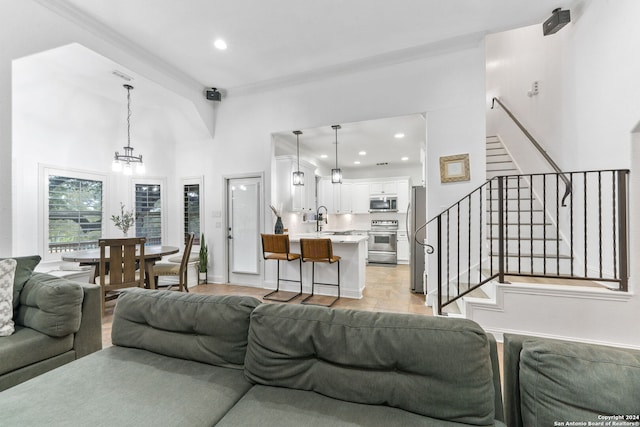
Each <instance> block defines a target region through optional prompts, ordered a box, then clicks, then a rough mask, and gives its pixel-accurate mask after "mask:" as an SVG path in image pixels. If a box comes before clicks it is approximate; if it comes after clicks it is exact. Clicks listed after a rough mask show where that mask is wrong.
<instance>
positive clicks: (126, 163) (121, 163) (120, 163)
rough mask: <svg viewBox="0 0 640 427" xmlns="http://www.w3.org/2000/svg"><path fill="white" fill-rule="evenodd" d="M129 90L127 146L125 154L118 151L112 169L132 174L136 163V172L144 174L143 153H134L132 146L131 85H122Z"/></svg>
mask: <svg viewBox="0 0 640 427" xmlns="http://www.w3.org/2000/svg"><path fill="white" fill-rule="evenodd" d="M122 86H123V87H124V88H125V89H126V90H127V146H126V147H123V148H124V154H120V153H118V152H117V151H116V154H115V156H114V158H113V163H112V164H111V170H113V171H114V172H122V173H123V174H124V175H131V174H132V173H133V170H132V167H131V164H132V163H135V165H136V173H137V174H143V173H144V172H145V167H144V163H143V162H142V154H141V155H139V156H134V155H133V147H131V89H133V86H131V85H127V84H125V85H122Z"/></svg>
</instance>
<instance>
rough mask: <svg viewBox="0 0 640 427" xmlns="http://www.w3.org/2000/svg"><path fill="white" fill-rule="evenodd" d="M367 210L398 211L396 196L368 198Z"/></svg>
mask: <svg viewBox="0 0 640 427" xmlns="http://www.w3.org/2000/svg"><path fill="white" fill-rule="evenodd" d="M369 212H398V198H397V197H387V196H375V197H371V198H370V199H369Z"/></svg>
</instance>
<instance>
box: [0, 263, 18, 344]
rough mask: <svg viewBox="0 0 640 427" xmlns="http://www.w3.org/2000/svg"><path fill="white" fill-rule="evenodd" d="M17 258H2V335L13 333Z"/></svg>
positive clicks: (0, 289)
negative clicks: (14, 278) (14, 283)
mask: <svg viewBox="0 0 640 427" xmlns="http://www.w3.org/2000/svg"><path fill="white" fill-rule="evenodd" d="M16 265H17V262H16V260H15V259H3V260H0V337H6V336H9V335H11V334H12V333H13V331H14V329H15V328H14V323H13V277H14V276H15V274H16Z"/></svg>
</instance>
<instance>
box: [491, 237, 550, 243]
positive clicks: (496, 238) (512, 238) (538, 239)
mask: <svg viewBox="0 0 640 427" xmlns="http://www.w3.org/2000/svg"><path fill="white" fill-rule="evenodd" d="M487 238H488V239H491V240H500V239H498V236H493V237H487ZM505 239H507V240H534V241H543V240H544V241H547V242H561V241H562V240H561V239H560V238H559V237H551V236H547V237H546V238H544V237H534V238H531V237H524V236H521V237H515V236H514V237H505Z"/></svg>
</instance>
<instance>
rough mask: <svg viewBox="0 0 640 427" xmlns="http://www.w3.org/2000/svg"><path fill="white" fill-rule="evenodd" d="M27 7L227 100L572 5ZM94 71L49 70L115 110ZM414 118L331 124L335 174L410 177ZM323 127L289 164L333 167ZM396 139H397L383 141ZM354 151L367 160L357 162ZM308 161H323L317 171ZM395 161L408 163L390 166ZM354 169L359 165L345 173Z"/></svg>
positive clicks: (464, 41)
mask: <svg viewBox="0 0 640 427" xmlns="http://www.w3.org/2000/svg"><path fill="white" fill-rule="evenodd" d="M36 1H38V2H40V3H41V4H42V5H43V6H46V7H49V8H51V9H53V10H54V11H58V12H59V13H61V14H62V15H63V16H66V17H68V18H70V19H74V20H76V21H80V22H81V24H83V25H84V26H88V27H91V28H92V31H93V32H96V33H98V34H100V35H102V36H103V37H104V38H106V39H108V40H112V41H113V42H115V43H119V44H120V45H123V44H125V45H128V46H129V48H130V49H131V50H132V52H134V53H137V54H143V55H145V57H146V58H147V59H151V60H153V61H154V62H155V63H156V64H155V65H157V66H159V67H160V68H163V67H164V68H165V69H166V71H167V72H168V73H170V74H171V75H172V76H174V77H176V76H177V77H178V78H182V79H183V80H184V81H186V82H188V83H190V84H196V85H197V84H201V85H202V86H203V88H204V87H218V88H220V89H221V91H222V92H223V94H225V95H228V96H233V95H234V94H242V93H250V92H252V91H255V90H261V89H268V88H273V87H280V86H283V85H288V84H295V83H296V82H299V81H305V80H309V79H318V78H323V77H327V76H330V75H331V74H332V73H336V72H339V73H343V72H349V71H350V70H362V69H365V68H371V67H376V66H382V65H385V64H389V63H394V62H399V61H405V60H410V59H412V58H418V57H423V56H427V55H430V54H431V55H433V54H436V53H439V52H442V51H443V50H455V49H460V48H464V47H468V46H477V44H478V43H480V42H481V41H482V40H483V38H484V35H485V34H488V33H494V32H499V31H504V30H508V29H512V28H517V27H521V26H526V25H532V24H536V23H542V22H543V21H544V20H545V19H547V18H548V17H549V16H550V14H551V11H552V10H553V9H554V8H556V7H564V8H570V6H571V5H573V4H574V3H576V2H577V1H579V0H535V1H532V0H348V1H345V0H320V1H319V0H269V1H265V0H182V1H179V0H36ZM540 27H542V26H540ZM540 31H541V32H542V28H541V29H540ZM217 38H223V39H224V40H226V42H227V44H228V46H229V48H228V49H227V50H226V51H220V50H217V49H216V48H215V47H213V41H214V40H215V39H217ZM76 53H77V52H75V51H73V50H71V51H69V52H67V53H66V55H67V56H68V55H73V54H76ZM95 62H96V61H93V62H92V61H91V60H89V58H87V55H86V54H84V53H83V52H80V54H78V56H77V57H75V59H74V58H71V57H65V56H62V57H61V58H60V59H59V60H58V61H57V64H58V65H59V66H60V67H62V64H67V65H68V66H67V67H62V68H66V73H68V76H67V77H68V78H69V79H74V80H76V81H78V82H80V81H83V82H85V83H84V84H83V85H84V86H85V87H93V89H91V90H93V91H103V92H105V96H110V97H114V98H116V97H117V98H118V99H120V98H122V99H123V100H124V95H125V93H124V91H123V90H114V89H113V88H114V87H118V89H120V88H121V86H122V83H123V81H122V80H121V79H120V78H118V77H115V76H114V75H113V74H112V71H113V70H114V67H113V66H111V65H110V64H109V65H105V64H103V63H102V62H99V61H98V65H92V63H95ZM103 62H104V61H103ZM71 65H72V66H71ZM117 69H118V70H119V71H122V72H125V74H130V75H131V76H132V77H134V82H132V84H133V85H134V86H135V87H136V92H135V93H134V95H135V97H136V98H135V100H136V102H140V103H148V102H151V103H154V104H155V105H156V106H157V107H159V108H162V107H161V105H170V104H171V103H168V104H165V101H166V99H163V97H165V96H166V94H164V95H162V96H160V95H157V94H156V95H154V93H156V92H157V93H162V92H164V91H163V90H161V89H159V88H158V87H157V86H156V85H152V84H147V83H148V82H147V81H146V79H144V78H142V77H141V76H138V75H135V73H132V72H131V71H130V70H126V69H124V68H122V67H117ZM154 86H155V87H154ZM221 106H222V107H223V106H224V98H223V102H222V105H221ZM419 113H420V112H416V114H413V115H409V116H404V117H395V118H389V119H381V120H371V121H366V122H360V123H347V124H345V123H340V124H341V125H342V126H343V128H342V129H341V130H339V131H338V140H339V145H338V157H339V163H340V167H341V168H343V169H345V170H349V169H350V168H353V169H359V170H360V171H365V170H369V171H370V173H373V174H378V173H384V171H383V168H381V167H377V166H375V164H376V163H381V162H387V163H389V165H390V166H391V167H393V168H397V167H403V165H406V166H409V167H413V168H417V167H418V165H419V162H420V148H421V147H424V144H425V134H426V124H425V119H424V117H423V115H421V114H419ZM332 124H333V123H328V124H327V125H326V126H323V127H320V128H316V129H300V130H302V131H303V132H304V133H303V135H301V137H300V142H301V157H302V158H306V159H309V160H311V161H313V162H314V163H315V164H317V165H319V166H322V167H324V168H325V169H330V168H332V167H334V165H335V145H334V144H333V142H334V141H335V132H334V131H333V129H331V125H332ZM293 130H294V129H291V130H287V131H284V132H280V133H276V134H274V135H273V137H274V141H275V143H276V154H295V136H294V135H293V134H292V133H291V131H293ZM397 132H403V133H405V135H406V136H405V138H404V139H401V140H398V139H395V138H393V135H394V134H395V133H397ZM360 150H365V151H367V155H366V156H360V155H358V152H359V151H360ZM320 154H327V155H328V158H327V159H325V160H322V159H321V158H320V157H319V156H320ZM403 156H407V157H409V160H407V161H402V160H400V159H401V157H403ZM355 160H359V161H360V162H361V164H360V165H354V164H353V162H354V161H355ZM391 167H390V169H391Z"/></svg>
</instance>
